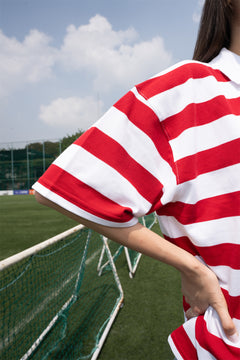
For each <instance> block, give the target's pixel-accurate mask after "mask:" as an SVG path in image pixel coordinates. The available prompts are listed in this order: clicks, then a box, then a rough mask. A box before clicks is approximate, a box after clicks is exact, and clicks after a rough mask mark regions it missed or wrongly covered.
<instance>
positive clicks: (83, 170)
mask: <svg viewBox="0 0 240 360" xmlns="http://www.w3.org/2000/svg"><path fill="white" fill-rule="evenodd" d="M54 164H55V165H57V166H59V167H60V168H62V169H64V170H65V171H67V172H68V173H69V174H71V175H72V176H74V177H76V178H77V179H79V180H81V181H82V182H84V183H85V184H87V185H89V186H90V187H92V188H94V189H95V190H97V191H98V192H99V193H101V194H103V195H104V196H106V197H107V198H108V199H111V200H113V201H114V202H116V203H117V204H119V205H121V206H127V207H130V208H131V209H132V211H133V213H134V214H135V215H136V216H137V217H140V216H142V215H143V214H146V213H147V212H148V210H149V209H150V208H151V204H150V202H149V201H147V200H146V199H145V198H144V197H143V196H141V195H140V194H139V192H138V191H137V190H136V189H135V187H134V186H133V185H132V184H131V183H130V182H129V181H127V179H126V178H124V177H123V176H122V175H121V174H119V173H118V172H117V171H116V170H115V169H113V168H112V167H111V166H109V165H107V164H106V163H104V162H103V161H102V160H100V159H98V158H96V157H95V156H94V155H92V154H91V153H89V152H88V151H86V150H85V149H83V148H82V147H81V146H78V145H75V144H72V145H70V146H69V147H68V148H67V149H66V150H65V151H64V152H63V153H62V154H61V155H60V156H59V157H58V158H57V159H56V160H55V161H54Z"/></svg>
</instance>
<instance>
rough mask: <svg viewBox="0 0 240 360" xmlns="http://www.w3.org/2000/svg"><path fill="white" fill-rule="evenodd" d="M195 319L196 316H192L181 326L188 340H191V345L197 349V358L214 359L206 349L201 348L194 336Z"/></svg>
mask: <svg viewBox="0 0 240 360" xmlns="http://www.w3.org/2000/svg"><path fill="white" fill-rule="evenodd" d="M196 321H197V318H196V317H195V318H192V319H190V320H188V321H186V322H185V323H184V324H183V328H184V330H185V331H186V333H187V335H188V337H189V339H190V341H191V342H192V344H193V346H194V347H195V349H196V351H197V356H198V359H204V360H216V359H215V357H213V356H212V355H211V354H210V353H209V352H208V351H207V350H205V349H203V348H202V347H201V346H200V344H199V343H198V341H197V340H196V337H195V327H196Z"/></svg>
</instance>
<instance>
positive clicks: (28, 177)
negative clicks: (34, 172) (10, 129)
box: [26, 145, 30, 189]
mask: <svg viewBox="0 0 240 360" xmlns="http://www.w3.org/2000/svg"><path fill="white" fill-rule="evenodd" d="M26 150H27V185H28V189H30V171H29V152H28V145H27V146H26Z"/></svg>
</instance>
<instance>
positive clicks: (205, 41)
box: [193, 0, 232, 62]
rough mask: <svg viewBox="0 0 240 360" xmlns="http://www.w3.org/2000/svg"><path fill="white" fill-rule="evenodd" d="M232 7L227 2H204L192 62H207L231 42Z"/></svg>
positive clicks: (225, 0) (221, 0)
mask: <svg viewBox="0 0 240 360" xmlns="http://www.w3.org/2000/svg"><path fill="white" fill-rule="evenodd" d="M231 20H232V6H231V3H230V1H229V0H205V4H204V7H203V11H202V16H201V21H200V26H199V31H198V37H197V41H196V45H195V49H194V54H193V60H198V61H202V62H209V61H211V60H212V59H213V58H214V57H215V56H217V55H218V54H219V52H220V50H221V49H222V48H223V47H226V48H229V46H230V40H231Z"/></svg>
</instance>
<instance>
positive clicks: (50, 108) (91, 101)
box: [0, 0, 203, 148]
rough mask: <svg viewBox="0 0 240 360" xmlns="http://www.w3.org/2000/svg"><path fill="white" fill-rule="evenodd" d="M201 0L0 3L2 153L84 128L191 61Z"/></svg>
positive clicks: (0, 0) (2, 0)
mask: <svg viewBox="0 0 240 360" xmlns="http://www.w3.org/2000/svg"><path fill="white" fill-rule="evenodd" d="M202 3H203V1H202V0H121V1H120V0H87V1H82V0H0V126H1V127H0V148H2V147H5V146H6V144H9V143H11V142H16V141H23V142H24V141H37V140H54V139H59V138H61V137H63V136H66V135H67V134H72V133H74V132H76V131H78V130H86V129H87V128H88V127H89V126H91V125H92V124H93V123H94V122H95V121H96V120H97V119H98V117H99V116H101V114H102V113H103V112H104V111H106V110H107V109H108V108H109V107H110V106H111V105H112V104H113V103H114V102H115V101H116V100H118V99H119V98H120V97H121V96H122V95H124V93H126V92H127V91H128V90H129V89H130V88H131V87H132V86H133V85H134V84H136V83H139V82H141V81H144V80H145V79H147V78H148V77H150V76H153V75H155V74H156V73H158V72H159V71H161V70H163V69H165V68H167V67H168V66H170V65H172V64H174V63H176V62H178V61H181V60H184V59H190V58H191V57H192V52H193V48H194V44H195V40H196V36H197V30H198V21H199V15H200V12H201V7H202Z"/></svg>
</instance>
